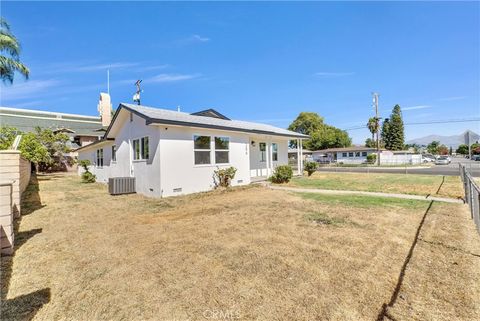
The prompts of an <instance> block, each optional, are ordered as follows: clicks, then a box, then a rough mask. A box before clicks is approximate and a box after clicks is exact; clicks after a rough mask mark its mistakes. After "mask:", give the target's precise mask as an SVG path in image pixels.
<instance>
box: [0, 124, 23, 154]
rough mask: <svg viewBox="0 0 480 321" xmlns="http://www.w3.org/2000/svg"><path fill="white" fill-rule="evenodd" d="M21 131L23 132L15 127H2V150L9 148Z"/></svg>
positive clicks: (0, 138) (0, 140) (0, 145)
mask: <svg viewBox="0 0 480 321" xmlns="http://www.w3.org/2000/svg"><path fill="white" fill-rule="evenodd" d="M20 133H21V132H20V131H18V130H17V129H16V128H15V127H11V126H2V127H0V150H3V149H9V148H10V147H11V146H12V144H13V141H14V140H15V137H16V136H17V135H19V134H20Z"/></svg>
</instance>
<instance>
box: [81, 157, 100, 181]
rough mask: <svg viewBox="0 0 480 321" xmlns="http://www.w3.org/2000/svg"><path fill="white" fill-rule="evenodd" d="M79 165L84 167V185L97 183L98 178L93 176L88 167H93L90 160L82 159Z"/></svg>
mask: <svg viewBox="0 0 480 321" xmlns="http://www.w3.org/2000/svg"><path fill="white" fill-rule="evenodd" d="M78 165H80V166H82V167H83V170H84V172H83V173H82V182H84V183H95V181H96V179H97V176H95V174H92V173H91V172H90V171H89V170H88V166H90V165H92V163H91V162H90V161H89V160H88V159H82V160H81V161H79V162H78Z"/></svg>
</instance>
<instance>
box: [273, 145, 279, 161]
mask: <svg viewBox="0 0 480 321" xmlns="http://www.w3.org/2000/svg"><path fill="white" fill-rule="evenodd" d="M272 161H274V162H276V161H278V144H277V143H272Z"/></svg>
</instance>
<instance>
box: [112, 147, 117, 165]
mask: <svg viewBox="0 0 480 321" xmlns="http://www.w3.org/2000/svg"><path fill="white" fill-rule="evenodd" d="M116 161H117V145H112V162H116Z"/></svg>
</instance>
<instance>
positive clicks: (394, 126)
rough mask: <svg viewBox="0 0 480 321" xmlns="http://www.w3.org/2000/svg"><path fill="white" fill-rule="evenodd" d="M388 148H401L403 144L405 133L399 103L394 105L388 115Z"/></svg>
mask: <svg viewBox="0 0 480 321" xmlns="http://www.w3.org/2000/svg"><path fill="white" fill-rule="evenodd" d="M389 137H390V149H391V150H402V149H403V147H404V145H405V134H404V127H403V119H402V110H401V109H400V106H399V105H395V107H393V110H392V115H391V116H390V128H389Z"/></svg>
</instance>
